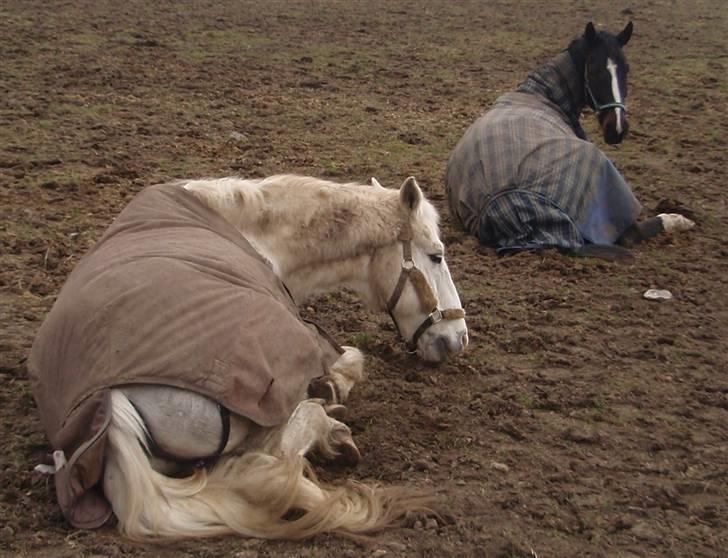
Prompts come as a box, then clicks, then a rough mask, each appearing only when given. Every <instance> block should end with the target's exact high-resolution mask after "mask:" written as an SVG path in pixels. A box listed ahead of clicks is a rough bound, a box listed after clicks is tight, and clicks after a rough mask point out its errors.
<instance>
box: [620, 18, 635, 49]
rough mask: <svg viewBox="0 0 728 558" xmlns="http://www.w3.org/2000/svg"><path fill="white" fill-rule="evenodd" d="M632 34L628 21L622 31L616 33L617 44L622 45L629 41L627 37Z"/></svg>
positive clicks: (630, 23)
mask: <svg viewBox="0 0 728 558" xmlns="http://www.w3.org/2000/svg"><path fill="white" fill-rule="evenodd" d="M631 36H632V22H631V21H630V22H629V23H628V24H627V26H626V27H625V28H624V29H622V32H621V33H620V34H619V35H617V40H618V41H619V44H620V45H622V46H624V45H626V44H627V43H628V42H629V38H630V37H631Z"/></svg>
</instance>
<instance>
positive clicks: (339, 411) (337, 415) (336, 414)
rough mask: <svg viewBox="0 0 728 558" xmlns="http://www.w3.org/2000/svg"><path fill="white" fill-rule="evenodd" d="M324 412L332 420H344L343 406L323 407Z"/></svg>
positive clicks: (344, 408) (344, 411)
mask: <svg viewBox="0 0 728 558" xmlns="http://www.w3.org/2000/svg"><path fill="white" fill-rule="evenodd" d="M324 411H326V414H327V415H329V416H330V417H331V418H332V419H336V420H339V421H343V420H344V419H345V418H346V407H345V406H344V405H338V404H334V405H324Z"/></svg>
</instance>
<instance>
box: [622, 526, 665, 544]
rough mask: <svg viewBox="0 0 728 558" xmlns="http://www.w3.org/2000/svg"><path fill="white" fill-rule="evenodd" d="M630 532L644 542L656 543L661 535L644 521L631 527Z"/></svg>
mask: <svg viewBox="0 0 728 558" xmlns="http://www.w3.org/2000/svg"><path fill="white" fill-rule="evenodd" d="M630 532H631V533H632V534H633V535H634V536H635V537H637V538H638V539H642V540H645V541H650V542H657V541H659V540H661V539H662V535H661V534H660V533H659V532H658V531H657V529H655V527H653V526H652V525H650V524H649V523H647V522H645V521H640V522H639V523H635V524H634V525H632V527H631V528H630Z"/></svg>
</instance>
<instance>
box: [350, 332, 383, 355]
mask: <svg viewBox="0 0 728 558" xmlns="http://www.w3.org/2000/svg"><path fill="white" fill-rule="evenodd" d="M375 343H376V339H375V337H374V336H373V335H372V334H371V333H367V332H365V331H361V332H358V333H353V334H351V335H350V336H349V337H348V338H347V340H346V344H347V345H351V346H353V347H357V348H358V349H362V350H364V351H370V350H371V349H372V348H373V347H374V345H375Z"/></svg>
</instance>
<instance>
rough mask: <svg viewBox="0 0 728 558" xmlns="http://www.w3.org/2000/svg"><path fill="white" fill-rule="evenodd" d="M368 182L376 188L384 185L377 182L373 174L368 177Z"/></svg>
mask: <svg viewBox="0 0 728 558" xmlns="http://www.w3.org/2000/svg"><path fill="white" fill-rule="evenodd" d="M369 184H371V185H372V186H375V187H376V188H384V186H382V185H381V184H380V183H379V180H377V179H376V178H374V177H373V176H372V177H371V178H370V179H369Z"/></svg>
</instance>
